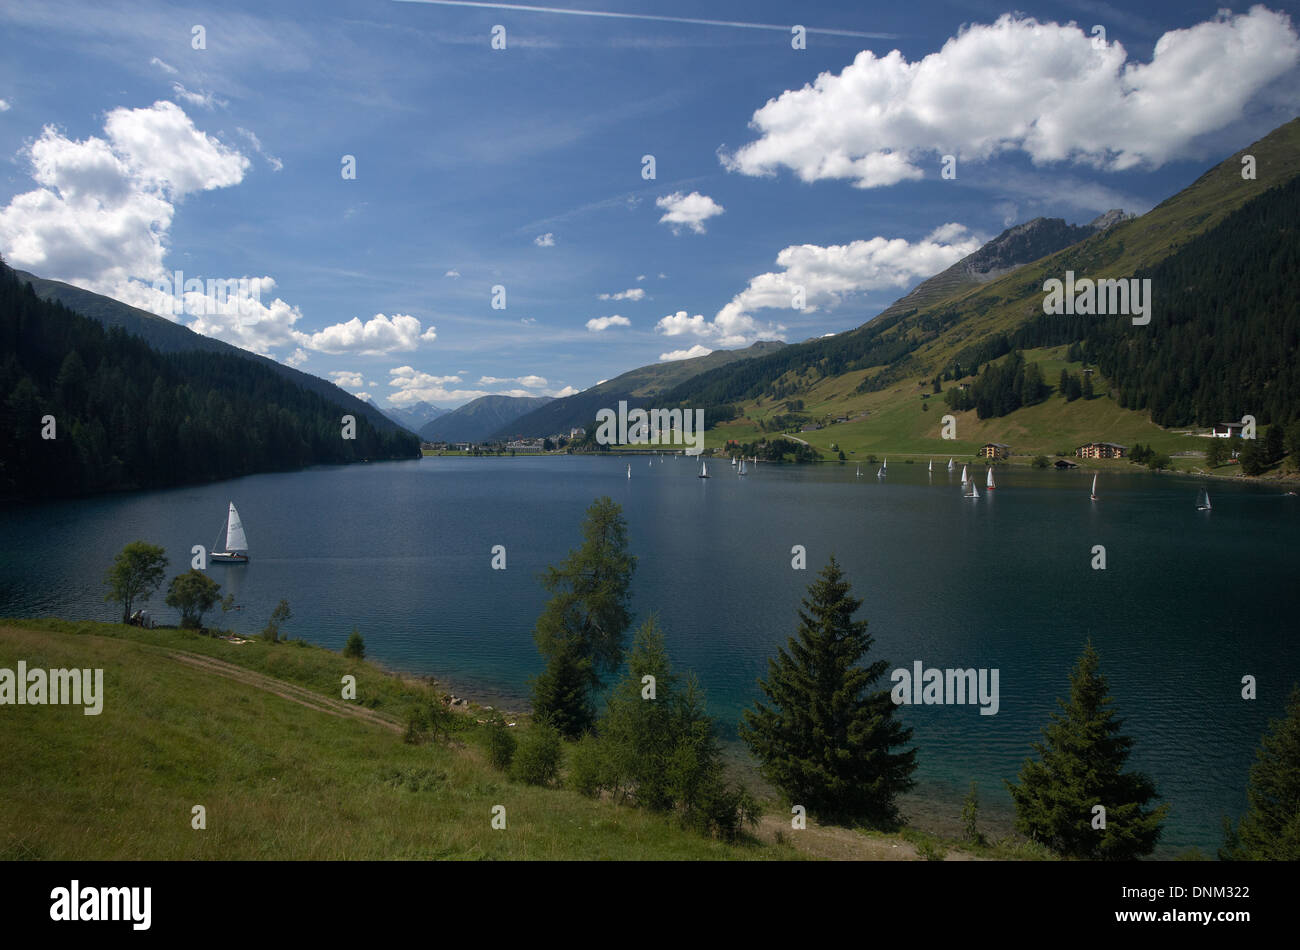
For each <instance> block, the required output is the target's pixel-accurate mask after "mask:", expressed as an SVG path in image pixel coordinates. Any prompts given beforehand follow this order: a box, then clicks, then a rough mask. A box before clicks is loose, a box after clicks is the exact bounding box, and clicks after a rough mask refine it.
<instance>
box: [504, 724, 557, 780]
mask: <svg viewBox="0 0 1300 950" xmlns="http://www.w3.org/2000/svg"><path fill="white" fill-rule="evenodd" d="M561 752H562V749H561V745H560V731H559V730H558V729H556V728H555V726H553V725H551V723H550V721H549V720H546V719H539V720H536V721H535V722H533V724H532V725H531V726H529V727H528V728H527V729H525V730H524V734H523V736H522V737H520V739H519V741H518V744H517V746H516V748H515V756H514V761H513V762H512V763H511V764H510V777H511V778H513V779H514V780H515V781H517V782H523V783H524V784H526V785H548V784H550V783H551V782H553V781H554V780H555V778H556V776H558V775H559V774H560V756H561Z"/></svg>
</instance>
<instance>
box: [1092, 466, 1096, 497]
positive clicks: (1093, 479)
mask: <svg viewBox="0 0 1300 950" xmlns="http://www.w3.org/2000/svg"><path fill="white" fill-rule="evenodd" d="M1092 500H1093V501H1096V500H1097V473H1096V472H1093V473H1092Z"/></svg>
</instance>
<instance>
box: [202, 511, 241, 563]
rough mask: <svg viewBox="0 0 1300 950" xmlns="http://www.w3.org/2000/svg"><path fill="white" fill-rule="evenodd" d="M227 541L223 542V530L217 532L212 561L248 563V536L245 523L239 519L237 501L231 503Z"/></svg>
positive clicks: (227, 524)
mask: <svg viewBox="0 0 1300 950" xmlns="http://www.w3.org/2000/svg"><path fill="white" fill-rule="evenodd" d="M225 530H226V543H225V545H224V547H223V546H222V543H221V532H220V531H218V532H217V543H216V544H214V545H212V553H211V554H209V555H208V560H210V561H224V562H226V563H229V564H247V563H248V538H247V537H245V535H244V523H243V522H242V521H240V520H239V512H238V511H236V510H235V503H234V502H233V501H232V502H231V503H230V512H229V513H228V514H227V515H226V529H225Z"/></svg>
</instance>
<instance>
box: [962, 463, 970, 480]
mask: <svg viewBox="0 0 1300 950" xmlns="http://www.w3.org/2000/svg"><path fill="white" fill-rule="evenodd" d="M968 481H970V479H968V478H967V477H966V466H965V465H963V466H962V467H961V483H962V484H963V485H965V484H966V483H967V482H968Z"/></svg>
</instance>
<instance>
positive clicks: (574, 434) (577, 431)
mask: <svg viewBox="0 0 1300 950" xmlns="http://www.w3.org/2000/svg"><path fill="white" fill-rule="evenodd" d="M586 434H587V430H586V429H584V428H583V427H582V426H574V427H573V428H572V429H570V430H569V438H570V439H581V438H582V437H583V436H584V435H586Z"/></svg>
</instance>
